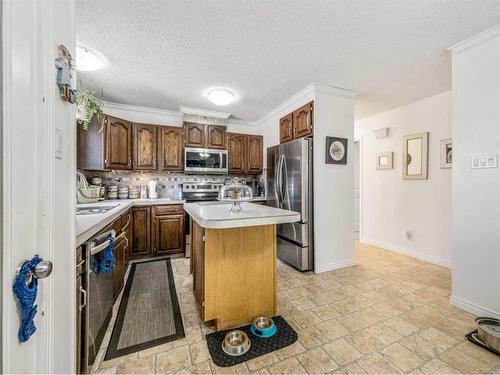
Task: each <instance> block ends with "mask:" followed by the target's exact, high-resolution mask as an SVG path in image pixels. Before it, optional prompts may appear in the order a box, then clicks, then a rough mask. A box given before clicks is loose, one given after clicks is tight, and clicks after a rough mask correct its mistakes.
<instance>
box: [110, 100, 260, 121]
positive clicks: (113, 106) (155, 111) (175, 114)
mask: <svg viewBox="0 0 500 375" xmlns="http://www.w3.org/2000/svg"><path fill="white" fill-rule="evenodd" d="M102 105H103V108H104V112H106V110H111V111H112V110H116V111H129V112H136V113H137V112H138V113H142V114H145V115H148V114H149V115H154V116H161V117H170V118H175V119H177V120H178V121H179V123H181V122H182V112H179V111H172V110H169V109H159V108H151V107H141V106H137V105H131V104H120V103H113V102H108V101H102ZM179 108H181V107H179ZM182 108H184V109H186V108H189V107H182ZM190 109H193V108H190ZM194 109H196V108H194ZM199 111H200V112H199V113H202V112H201V111H203V110H199ZM212 113H216V114H217V113H218V114H222V113H223V112H215V111H203V114H199V116H207V117H215V116H213V115H212ZM190 114H192V113H190ZM224 115H226V113H225V114H224ZM229 116H230V114H229ZM218 118H223V117H218ZM225 118H227V124H231V125H240V126H256V125H257V123H256V122H255V121H245V120H240V119H234V118H231V117H229V118H228V117H225Z"/></svg>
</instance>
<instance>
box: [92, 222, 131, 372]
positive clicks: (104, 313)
mask: <svg viewBox="0 0 500 375" xmlns="http://www.w3.org/2000/svg"><path fill="white" fill-rule="evenodd" d="M124 235H125V232H124V233H122V234H120V236H119V237H118V238H116V233H115V231H114V230H112V229H111V230H106V231H103V232H101V233H99V234H97V235H96V236H94V237H93V238H92V239H90V240H89V241H88V242H87V243H86V246H85V247H86V260H87V261H86V273H87V277H86V280H87V285H86V288H85V289H86V291H87V296H88V298H87V306H86V309H85V311H86V314H85V327H86V331H87V332H86V345H85V348H84V350H85V353H84V355H83V358H84V360H85V362H86V363H85V365H86V366H84V367H85V368H87V369H88V371H89V372H90V370H91V368H92V364H93V363H94V360H95V358H96V356H97V352H98V351H99V347H100V346H101V343H102V339H103V338H104V334H105V333H106V330H107V328H108V324H109V321H110V320H111V317H112V313H113V303H114V298H113V271H112V272H106V273H104V272H103V273H96V272H94V269H95V265H96V263H97V262H99V261H100V260H101V259H102V256H103V251H104V250H106V248H107V247H108V246H109V237H110V236H111V237H113V238H115V243H116V242H117V241H119V240H120V237H122V236H124Z"/></svg>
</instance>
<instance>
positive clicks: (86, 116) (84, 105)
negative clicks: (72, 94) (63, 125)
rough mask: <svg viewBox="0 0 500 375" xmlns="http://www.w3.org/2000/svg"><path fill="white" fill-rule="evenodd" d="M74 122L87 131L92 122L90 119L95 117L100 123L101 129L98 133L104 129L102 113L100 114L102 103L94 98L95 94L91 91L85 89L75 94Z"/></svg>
mask: <svg viewBox="0 0 500 375" xmlns="http://www.w3.org/2000/svg"><path fill="white" fill-rule="evenodd" d="M76 108H77V115H76V122H77V124H79V125H80V126H81V127H82V128H83V129H84V130H88V129H89V125H90V123H91V122H92V117H94V116H95V117H96V119H97V121H99V122H100V123H101V128H100V129H99V131H102V129H103V128H104V122H103V121H102V120H103V112H102V103H101V101H100V100H99V99H98V98H97V97H96V96H95V92H94V90H92V89H89V88H86V89H83V90H78V92H77V93H76Z"/></svg>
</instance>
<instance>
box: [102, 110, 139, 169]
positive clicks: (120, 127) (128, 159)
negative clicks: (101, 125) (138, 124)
mask: <svg viewBox="0 0 500 375" xmlns="http://www.w3.org/2000/svg"><path fill="white" fill-rule="evenodd" d="M105 131H106V158H105V160H104V161H105V163H104V164H105V167H106V168H107V169H132V123H131V122H129V121H126V120H122V119H119V118H116V117H111V116H106V119H105Z"/></svg>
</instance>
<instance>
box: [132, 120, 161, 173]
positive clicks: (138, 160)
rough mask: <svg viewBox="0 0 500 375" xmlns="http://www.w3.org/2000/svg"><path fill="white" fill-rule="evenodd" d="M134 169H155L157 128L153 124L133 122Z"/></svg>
mask: <svg viewBox="0 0 500 375" xmlns="http://www.w3.org/2000/svg"><path fill="white" fill-rule="evenodd" d="M132 138H133V140H134V170H139V171H140V170H155V169H157V166H158V164H157V157H158V154H157V152H156V145H157V143H158V141H157V130H156V126H154V125H145V124H134V134H133V137H132Z"/></svg>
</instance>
